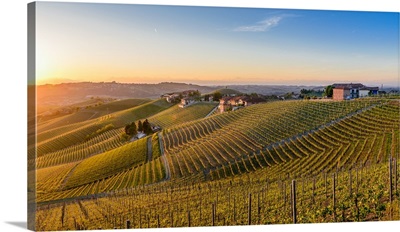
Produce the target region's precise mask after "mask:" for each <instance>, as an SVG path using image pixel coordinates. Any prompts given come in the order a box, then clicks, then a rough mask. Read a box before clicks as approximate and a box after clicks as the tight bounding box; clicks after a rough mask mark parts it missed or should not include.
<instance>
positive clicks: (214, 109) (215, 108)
mask: <svg viewBox="0 0 400 232" xmlns="http://www.w3.org/2000/svg"><path fill="white" fill-rule="evenodd" d="M218 106H219V105H217V106H216V107H214V108H213V109H212V110H211V111H210V113H208V114H207V115H206V116H205V118H208V117H210V115H212V114H213V113H214V112H215V111H216V110H217V109H218Z"/></svg>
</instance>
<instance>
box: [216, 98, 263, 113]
mask: <svg viewBox="0 0 400 232" xmlns="http://www.w3.org/2000/svg"><path fill="white" fill-rule="evenodd" d="M264 101H265V100H264V99H262V98H259V97H249V96H235V97H223V98H221V99H220V100H219V106H218V108H219V111H220V112H221V113H222V112H225V111H229V110H236V109H238V108H240V107H246V106H250V105H253V104H257V103H261V102H264Z"/></svg>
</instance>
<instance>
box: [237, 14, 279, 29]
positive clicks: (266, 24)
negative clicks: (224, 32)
mask: <svg viewBox="0 0 400 232" xmlns="http://www.w3.org/2000/svg"><path fill="white" fill-rule="evenodd" d="M282 18H283V17H282V16H273V17H271V18H268V19H266V20H263V21H260V22H257V23H256V24H255V25H250V26H240V27H237V28H235V29H233V31H250V32H263V31H268V30H269V29H271V28H273V27H276V26H278V24H279V22H280V21H281V20H282Z"/></svg>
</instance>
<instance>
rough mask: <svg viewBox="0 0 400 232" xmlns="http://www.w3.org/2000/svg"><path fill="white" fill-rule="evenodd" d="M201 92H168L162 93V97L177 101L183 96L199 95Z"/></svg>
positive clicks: (168, 100) (169, 100)
mask: <svg viewBox="0 0 400 232" xmlns="http://www.w3.org/2000/svg"><path fill="white" fill-rule="evenodd" d="M199 94H200V92H199V91H198V90H185V91H183V92H174V93H166V94H163V95H161V98H165V100H167V102H169V103H171V102H176V101H180V100H181V99H182V98H185V97H189V96H195V95H199Z"/></svg>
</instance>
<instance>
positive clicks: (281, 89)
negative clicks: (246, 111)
mask: <svg viewBox="0 0 400 232" xmlns="http://www.w3.org/2000/svg"><path fill="white" fill-rule="evenodd" d="M324 87H325V86H304V85H227V86H217V88H219V89H220V88H227V89H231V90H236V91H239V92H242V93H245V94H250V93H258V94H262V95H283V94H285V93H291V92H294V93H300V90H301V89H312V90H323V89H324Z"/></svg>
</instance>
